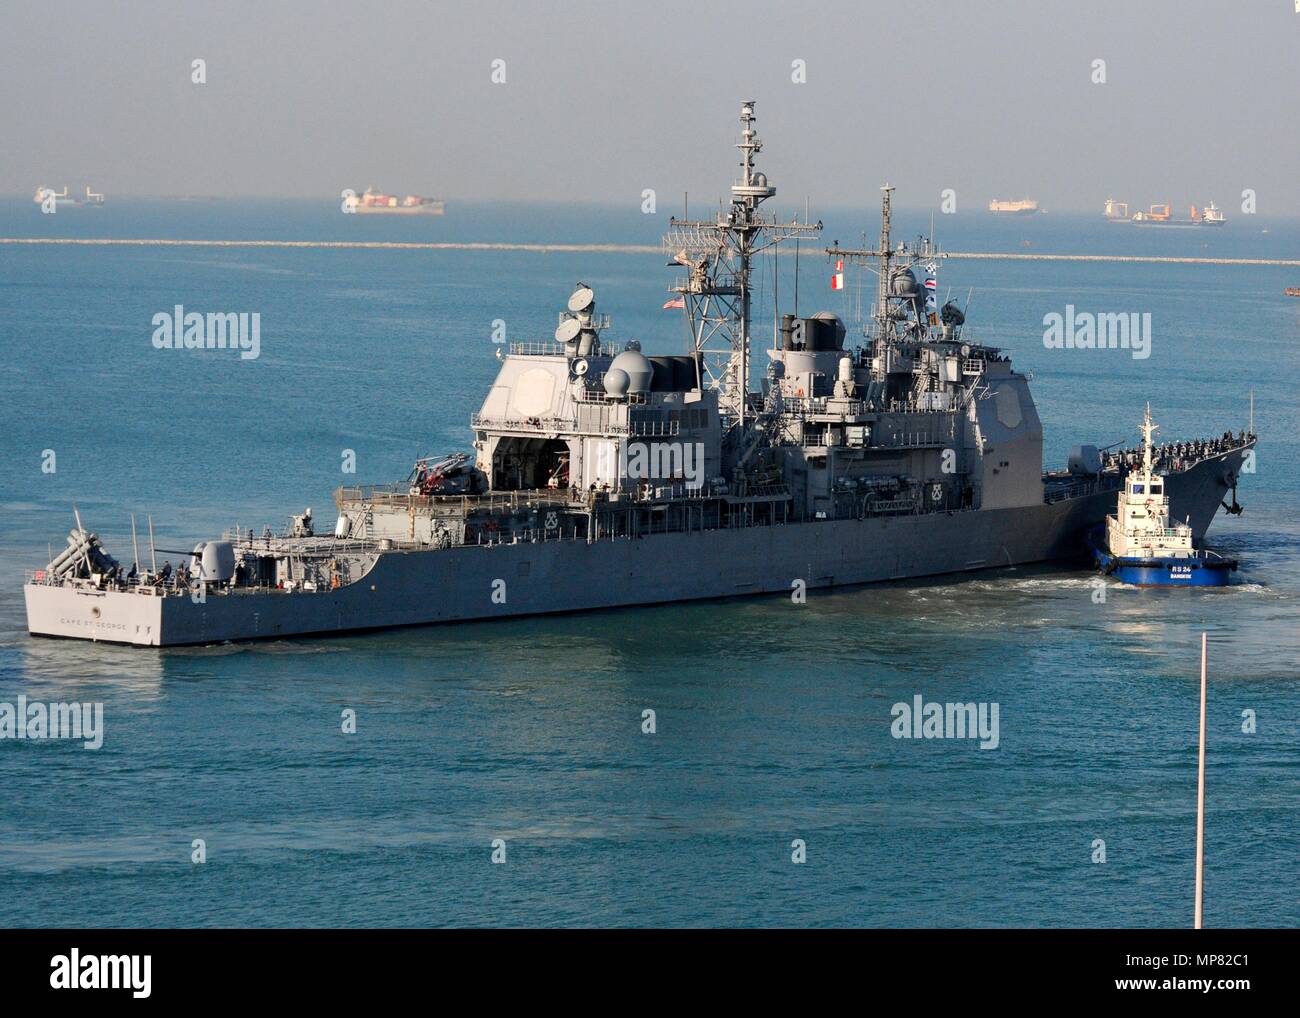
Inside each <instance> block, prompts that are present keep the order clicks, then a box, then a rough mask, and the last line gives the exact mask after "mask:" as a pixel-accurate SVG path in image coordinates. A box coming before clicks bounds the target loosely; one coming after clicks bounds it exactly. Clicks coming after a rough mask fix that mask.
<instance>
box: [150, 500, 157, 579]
mask: <svg viewBox="0 0 1300 1018" xmlns="http://www.w3.org/2000/svg"><path fill="white" fill-rule="evenodd" d="M148 519H149V571H150V572H151V573H153V575H154V576H157V575H158V556H157V554H155V552H154V546H153V513H150V514H149V517H148Z"/></svg>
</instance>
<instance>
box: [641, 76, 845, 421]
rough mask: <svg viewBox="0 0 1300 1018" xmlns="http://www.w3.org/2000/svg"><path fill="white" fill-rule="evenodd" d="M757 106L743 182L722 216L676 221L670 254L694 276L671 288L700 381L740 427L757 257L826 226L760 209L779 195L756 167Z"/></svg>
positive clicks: (745, 142) (667, 243)
mask: <svg viewBox="0 0 1300 1018" xmlns="http://www.w3.org/2000/svg"><path fill="white" fill-rule="evenodd" d="M754 105H755V104H754V102H753V101H752V100H747V101H745V102H743V103H741V106H740V141H739V142H738V143H737V145H736V147H737V148H738V149H740V153H741V159H740V178H739V180H737V181H736V183H734V184H732V185H731V201H730V204H729V205H726V206H722V207H720V208H719V209H718V213H717V216H716V218H714V219H712V220H704V219H696V220H692V219H685V218H683V219H676V218H673V219H670V220H669V223H668V232H667V233H666V234H665V235H664V241H663V245H664V251H665V253H666V254H668V255H669V256H670V257H671V258H672V261H670V262H669V264H670V265H680V266H682V267H684V268H685V269H687V271H688V275H687V276H685V277H684V278H679V279H678V280H677V281H676V282H675V284H674V285H673V286H672V287H671V288H670V290H671V291H672V292H674V293H678V294H680V295H681V296H682V298H683V303H684V304H685V307H686V314H687V319H688V321H689V322H690V323H691V350H690V352H691V355H692V356H694V357H695V359H696V364H697V370H698V372H699V377H700V378H701V380H703V379H704V378H706V377H707V379H708V384H709V385H711V386H712V387H714V388H716V389H717V390H718V394H719V396H718V406H719V409H720V411H721V412H722V413H723V415H725V416H726V417H727V418H728V419H729V420H730V421H731V422H732V423H734V424H737V425H739V426H740V427H741V428H742V429H743V428H744V427H745V426H746V424H747V420H746V418H747V416H748V414H749V407H748V402H749V399H748V397H749V341H750V322H751V301H752V288H751V286H750V273H751V265H752V261H753V258H754V256H755V255H757V254H759V253H761V252H763V251H766V250H768V249H769V248H773V247H775V246H776V245H778V244H780V243H782V242H783V241H786V240H790V239H797V238H799V237H805V236H806V237H812V238H813V239H816V238H817V237H818V236H820V234H821V228H822V224H821V223H820V222H817V223H808V222H807V221H806V220H807V215H806V214H805V216H804V219H805V222H803V223H800V222H799V221H798V220H797V219H796V220H795V221H793V222H790V223H779V222H777V221H776V219H775V218H774V217H770V216H765V215H763V213H762V212H760V211H759V206H760V205H761V204H762V203H763V202H765V201H766V200H767V199H768V198H771V197H772V196H773V195H775V194H776V188H775V187H773V186H771V185H770V184H769V183H768V180H767V176H766V174H764V173H761V172H760V171H759V170H758V169H757V167H756V166H755V165H754V157H755V155H757V154H758V153H759V152H760V151H761V150H762V148H763V143H762V141H761V140H760V139H759V137H758V132H757V131H756V130H755V127H754V123H755V120H756V119H757V118H756V117H755V116H754Z"/></svg>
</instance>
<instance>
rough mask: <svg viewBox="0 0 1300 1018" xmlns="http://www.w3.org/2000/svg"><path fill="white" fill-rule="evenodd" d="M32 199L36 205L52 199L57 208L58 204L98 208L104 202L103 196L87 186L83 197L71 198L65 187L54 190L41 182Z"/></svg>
mask: <svg viewBox="0 0 1300 1018" xmlns="http://www.w3.org/2000/svg"><path fill="white" fill-rule="evenodd" d="M32 201H34V202H35V203H36V204H37V205H44V204H45V202H47V201H52V202H54V207H55V208H58V207H59V206H60V205H67V206H71V207H72V208H77V207H78V206H86V207H87V208H98V207H99V206H100V205H103V204H104V196H103V195H102V194H99V193H97V192H95V191H92V190H91V189H90V188H89V187H88V188H86V196H85V197H84V198H72V197H70V196H69V195H68V189H67V188H66V187H65V188H64V189H63V190H62V191H56V190H54V188H52V187H46V186H45V185H43V184H42V185H41V186H40V187H38V188H37V189H36V194H35V195H34V196H33V198H32Z"/></svg>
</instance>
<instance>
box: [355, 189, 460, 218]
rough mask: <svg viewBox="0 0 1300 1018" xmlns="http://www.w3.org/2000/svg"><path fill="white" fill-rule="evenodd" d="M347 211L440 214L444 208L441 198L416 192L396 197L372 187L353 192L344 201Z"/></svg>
mask: <svg viewBox="0 0 1300 1018" xmlns="http://www.w3.org/2000/svg"><path fill="white" fill-rule="evenodd" d="M346 207H347V210H348V211H349V212H366V213H384V214H386V215H390V216H440V215H442V214H443V212H444V211H445V210H446V205H445V203H444V202H443V200H442V199H441V198H425V197H422V196H421V195H418V194H408V195H407V196H406V197H405V198H398V197H397V195H395V194H380V193H379V192H378V191H376V190H375V189H374V188H372V187H368V188H366V189H365V192H364V193H363V194H362V195H361V196H360V197H357V196H356V195H355V194H354V195H352V196H351V197H349V198H348V199H347V201H346Z"/></svg>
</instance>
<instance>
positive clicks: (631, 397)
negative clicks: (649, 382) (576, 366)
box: [573, 376, 650, 406]
mask: <svg viewBox="0 0 1300 1018" xmlns="http://www.w3.org/2000/svg"><path fill="white" fill-rule="evenodd" d="M588 377H589V378H590V376H588ZM573 400H574V402H575V403H605V404H610V405H613V406H623V405H627V406H646V405H647V404H649V402H650V397H649V396H647V395H646V394H645V393H638V392H630V393H628V394H627V395H626V396H611V395H610V394H609V393H607V392H605V390H604V389H600V388H596V387H592V386H588V387H587V388H585V389H582V390H581V391H580V392H578V393H576V394H575V395H574V397H573Z"/></svg>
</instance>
